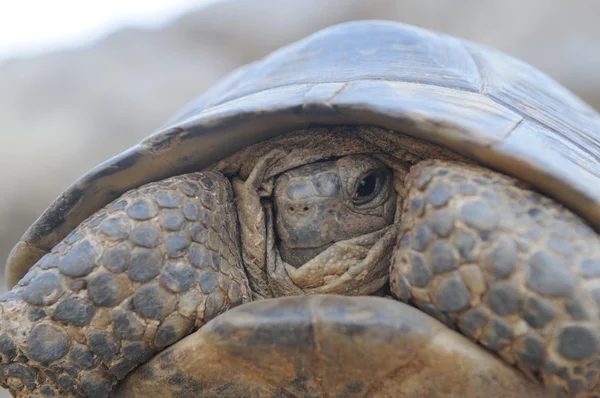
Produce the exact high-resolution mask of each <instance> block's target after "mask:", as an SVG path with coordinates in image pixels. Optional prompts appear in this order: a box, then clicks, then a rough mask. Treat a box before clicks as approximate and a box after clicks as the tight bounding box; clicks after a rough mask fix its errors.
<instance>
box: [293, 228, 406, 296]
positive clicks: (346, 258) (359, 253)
mask: <svg viewBox="0 0 600 398" xmlns="http://www.w3.org/2000/svg"><path fill="white" fill-rule="evenodd" d="M396 234H397V228H396V224H393V225H390V226H387V227H385V228H381V229H379V230H377V231H375V232H371V233H368V234H364V235H361V236H358V237H355V238H352V239H347V240H343V241H339V242H335V243H330V244H327V245H323V246H322V247H321V248H322V249H323V250H322V251H321V252H320V253H319V254H317V255H316V256H315V257H313V258H312V259H310V260H309V261H308V262H306V263H304V264H301V265H300V266H299V267H294V266H292V265H291V264H286V270H287V274H288V276H289V278H290V279H291V280H292V282H294V284H295V285H296V286H298V287H299V288H301V289H302V290H303V291H304V292H305V293H307V294H322V293H335V294H350V295H368V294H371V293H373V292H374V291H376V290H378V289H379V288H381V286H383V285H384V284H385V283H386V282H387V281H388V277H389V275H388V272H387V271H388V268H389V263H390V259H391V253H392V251H393V248H394V243H395V238H396ZM325 246H327V247H325Z"/></svg>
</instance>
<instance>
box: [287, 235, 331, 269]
mask: <svg viewBox="0 0 600 398" xmlns="http://www.w3.org/2000/svg"><path fill="white" fill-rule="evenodd" d="M334 244H335V242H330V243H326V244H324V245H321V246H319V247H288V246H287V245H286V244H285V243H284V242H281V241H280V242H279V253H280V254H281V258H282V259H283V260H284V261H285V262H286V263H288V264H289V265H291V266H292V267H294V268H296V269H298V268H300V267H301V266H303V265H304V264H306V263H308V262H309V261H310V260H312V259H313V258H315V257H317V256H318V255H319V254H321V253H323V252H324V251H325V250H327V249H329V248H330V247H331V246H333V245H334Z"/></svg>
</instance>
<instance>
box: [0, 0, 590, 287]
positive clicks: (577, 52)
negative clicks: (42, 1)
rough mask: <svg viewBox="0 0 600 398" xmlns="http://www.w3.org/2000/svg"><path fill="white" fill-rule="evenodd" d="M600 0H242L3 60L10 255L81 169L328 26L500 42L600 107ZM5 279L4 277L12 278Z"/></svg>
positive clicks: (2, 209)
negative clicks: (372, 21) (223, 80)
mask: <svg viewBox="0 0 600 398" xmlns="http://www.w3.org/2000/svg"><path fill="white" fill-rule="evenodd" d="M598 15H600V2H597V1H593V0H587V1H585V0H580V1H577V2H566V1H564V0H530V1H527V2H522V1H517V0H504V1H502V2H482V1H480V0H464V1H439V0H421V1H418V2H416V1H403V0H285V1H281V0H237V1H224V2H221V3H217V4H215V5H212V6H210V7H208V8H205V9H200V10H198V11H196V12H194V13H191V14H189V15H187V16H185V17H183V18H181V19H180V20H178V21H176V22H175V23H173V24H171V25H169V26H166V27H165V28H163V29H161V30H156V31H151V30H133V29H126V30H122V31H119V32H117V33H115V34H113V35H111V36H109V37H107V38H106V39H105V40H103V41H101V42H99V43H97V44H95V45H92V46H90V47H88V48H85V49H79V50H73V51H65V52H57V53H53V54H48V55H44V56H39V57H36V58H31V59H18V60H11V61H8V62H5V63H4V64H2V65H0V137H1V141H0V142H1V145H0V159H1V160H0V162H1V163H0V166H1V167H0V185H1V192H2V194H1V195H2V200H1V202H0V203H1V205H0V259H1V260H0V264H2V263H3V260H4V259H5V258H6V256H7V255H8V252H9V250H10V248H11V246H12V245H13V244H14V243H15V242H16V241H17V240H18V238H19V236H20V235H21V234H22V233H23V232H24V230H25V229H26V228H27V226H28V225H29V224H30V223H31V222H33V221H34V220H35V218H36V217H37V216H38V215H39V214H40V213H41V212H42V211H43V209H44V208H45V207H46V206H47V205H48V204H49V203H50V202H51V201H52V200H53V199H54V198H55V197H56V196H57V195H58V194H59V193H60V192H61V191H62V190H63V189H64V188H65V187H66V186H67V185H68V184H69V183H71V182H73V181H74V180H75V179H76V178H77V177H78V176H79V175H81V174H82V173H84V172H86V171H87V170H88V169H89V168H91V167H93V166H95V165H96V164H98V163H99V162H101V161H103V160H105V159H107V158H109V157H110V156H113V155H115V154H117V153H119V152H120V151H122V150H124V149H126V148H127V147H129V146H130V145H133V144H134V143H135V142H137V141H139V140H140V139H141V138H142V137H144V136H146V135H147V134H149V133H150V132H152V130H153V129H155V128H157V127H158V126H160V125H161V124H162V123H163V122H164V121H165V120H166V119H167V118H168V117H169V116H170V115H171V114H172V113H173V112H175V111H176V110H177V108H179V107H180V106H181V105H183V104H184V103H185V102H187V101H188V100H189V99H191V98H193V97H195V96H196V95H198V94H200V93H201V92H202V91H203V90H205V89H206V88H207V87H208V86H209V85H211V84H212V83H214V82H215V81H216V80H217V79H218V78H219V77H221V76H223V75H225V74H227V73H228V72H229V71H231V70H232V69H233V68H235V67H236V66H238V65H241V64H244V63H247V62H250V61H252V60H254V59H256V58H259V57H261V56H263V55H265V54H267V53H268V52H270V51H272V50H273V49H275V48H277V47H279V46H281V45H283V44H285V43H289V42H291V41H294V40H297V39H299V38H301V37H303V36H305V35H307V34H309V33H311V32H314V31H316V30H318V29H320V28H323V27H326V26H328V25H332V24H335V23H339V22H342V21H347V20H353V19H368V18H378V19H390V20H397V21H402V22H406V23H410V24H415V25H419V26H422V27H426V28H430V29H435V30H439V31H444V32H447V33H450V34H454V35H458V36H461V37H464V38H467V39H470V40H474V41H478V42H481V43H484V44H487V45H490V46H493V47H497V48H499V49H501V50H503V51H505V52H507V53H509V54H512V55H514V56H517V57H519V58H522V59H524V60H526V61H527V62H529V63H531V64H533V65H535V66H537V67H539V68H541V69H542V70H544V71H545V72H547V73H548V74H550V75H551V76H553V77H554V78H555V79H557V80H558V81H560V82H561V83H563V84H564V85H566V86H567V87H569V88H571V89H572V90H573V91H575V92H576V93H577V94H579V95H580V96H582V97H583V98H584V99H586V100H587V101H589V102H590V103H591V104H592V105H594V106H596V107H600V90H599V88H600V73H598V71H599V70H600V44H599V43H600V42H599V41H598V37H600V24H599V23H598V18H597V16H598ZM0 286H2V288H3V287H4V284H3V283H1V284H0Z"/></svg>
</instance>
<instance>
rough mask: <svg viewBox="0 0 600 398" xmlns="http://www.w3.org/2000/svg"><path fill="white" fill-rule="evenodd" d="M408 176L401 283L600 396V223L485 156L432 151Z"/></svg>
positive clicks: (555, 387) (526, 364)
mask: <svg viewBox="0 0 600 398" xmlns="http://www.w3.org/2000/svg"><path fill="white" fill-rule="evenodd" d="M406 181H407V184H406V186H405V193H404V195H405V196H406V198H407V199H406V201H405V208H404V212H403V219H402V224H401V231H400V235H399V236H400V238H399V242H398V245H397V250H396V254H395V256H394V260H393V262H392V266H391V268H390V285H391V289H392V292H393V293H394V294H395V295H396V296H397V297H398V298H400V299H401V300H402V301H405V302H410V303H411V304H414V305H416V306H417V307H418V308H420V309H422V310H423V311H425V312H427V313H429V314H430V315H432V316H434V317H436V318H438V319H439V320H441V321H443V322H445V323H447V324H449V325H453V326H455V327H457V328H458V329H459V330H460V331H461V332H462V333H464V334H465V335H467V336H469V337H470V338H472V339H473V340H475V341H477V342H478V343H480V344H482V345H483V346H485V347H487V348H489V349H490V350H492V351H495V352H497V353H498V354H499V355H500V356H501V357H502V358H503V359H504V360H505V361H506V362H508V363H509V364H514V365H515V366H517V367H519V368H520V369H522V370H523V371H525V372H526V373H527V374H529V375H531V376H533V377H534V378H536V379H538V380H540V381H542V382H543V383H544V385H546V386H547V387H548V388H549V391H551V392H554V391H556V392H559V391H566V392H568V393H569V394H570V395H577V394H583V393H585V392H589V393H590V394H591V395H589V396H598V391H599V389H598V367H599V363H600V362H599V360H600V340H599V336H598V332H599V329H598V325H599V319H598V304H599V303H600V242H599V239H598V236H597V235H596V233H595V232H594V231H593V230H592V229H591V228H589V227H588V226H587V225H586V224H585V223H584V222H583V221H582V220H581V219H580V218H579V217H577V216H575V215H574V214H572V213H571V212H570V211H568V210H566V209H565V208H564V207H562V206H561V205H559V204H557V203H556V202H554V201H552V200H549V199H547V198H545V197H543V196H542V195H540V194H538V193H535V192H532V191H530V190H528V189H525V188H523V187H522V186H521V184H519V182H518V181H516V180H514V179H512V178H508V177H506V176H503V175H501V174H498V173H494V172H491V171H489V170H486V169H483V168H480V167H474V166H466V165H461V164H453V163H448V162H440V161H425V162H422V163H420V164H418V165H417V166H414V167H413V168H412V169H411V173H410V174H409V175H408V176H407V180H406ZM591 391H594V393H591Z"/></svg>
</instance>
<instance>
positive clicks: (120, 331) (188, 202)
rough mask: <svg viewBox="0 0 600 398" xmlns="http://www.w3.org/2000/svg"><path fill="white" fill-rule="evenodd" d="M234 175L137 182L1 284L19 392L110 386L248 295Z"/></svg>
mask: <svg viewBox="0 0 600 398" xmlns="http://www.w3.org/2000/svg"><path fill="white" fill-rule="evenodd" d="M249 297H250V292H249V288H248V282H247V279H246V276H245V273H244V271H243V267H242V263H241V258H240V247H239V234H238V227H237V220H236V218H235V213H234V211H233V195H232V191H231V188H230V184H229V181H227V179H225V178H224V177H223V176H222V175H220V174H218V173H212V172H205V173H194V174H189V175H183V176H179V177H174V178H170V179H167V180H163V181H160V182H156V183H151V184H148V185H145V186H142V187H140V188H139V189H136V190H133V191H130V192H128V193H126V194H125V195H123V196H122V197H121V198H120V199H118V200H116V201H115V202H113V203H111V204H110V205H108V206H107V207H106V208H105V209H103V210H101V211H99V212H98V213H96V214H95V215H93V216H92V217H90V218H89V219H88V220H86V221H85V222H83V223H82V224H81V225H80V226H79V227H78V228H77V229H75V230H74V231H73V232H72V233H71V234H70V235H69V236H68V237H67V238H66V239H65V240H64V241H63V242H62V243H60V244H59V245H57V246H56V247H55V248H54V250H52V252H51V253H49V254H48V255H46V256H44V257H43V258H42V259H40V260H39V261H38V262H37V264H36V265H35V266H34V267H33V268H32V269H31V270H30V271H29V273H28V274H27V275H26V276H25V278H23V279H22V280H21V281H20V282H19V284H18V285H17V286H16V287H15V288H14V289H12V290H11V291H10V292H9V293H8V294H5V295H4V296H2V322H1V326H2V331H1V332H0V355H1V357H2V363H4V364H5V365H3V366H1V367H0V372H1V373H0V377H1V378H2V384H3V386H4V387H6V388H9V389H11V390H12V391H13V393H16V394H17V395H18V396H36V395H41V396H66V395H68V396H74V397H84V396H86V397H106V396H108V394H109V393H110V391H111V390H112V388H113V385H114V383H116V381H117V380H120V379H122V378H123V377H125V376H126V375H127V374H128V373H129V372H130V371H131V370H132V369H134V368H135V367H136V366H137V365H138V364H140V363H143V362H145V361H147V360H148V359H149V358H150V357H151V356H152V355H153V354H154V353H156V352H157V351H158V350H161V349H163V348H164V347H165V346H167V345H170V344H172V343H174V342H176V341H178V340H180V339H181V338H182V337H184V336H185V335H187V334H189V333H190V332H191V331H192V330H195V329H197V328H198V327H200V326H202V325H203V324H204V323H205V322H207V321H209V320H210V319H212V318H214V317H215V316H216V315H218V314H219V313H221V312H223V311H225V310H227V309H228V308H230V307H232V306H235V305H237V304H240V303H243V302H246V301H249Z"/></svg>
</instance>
